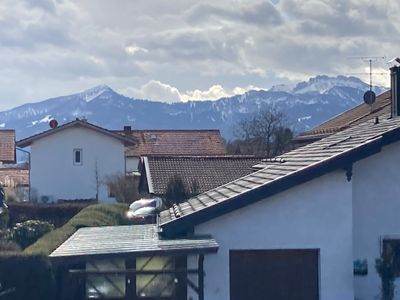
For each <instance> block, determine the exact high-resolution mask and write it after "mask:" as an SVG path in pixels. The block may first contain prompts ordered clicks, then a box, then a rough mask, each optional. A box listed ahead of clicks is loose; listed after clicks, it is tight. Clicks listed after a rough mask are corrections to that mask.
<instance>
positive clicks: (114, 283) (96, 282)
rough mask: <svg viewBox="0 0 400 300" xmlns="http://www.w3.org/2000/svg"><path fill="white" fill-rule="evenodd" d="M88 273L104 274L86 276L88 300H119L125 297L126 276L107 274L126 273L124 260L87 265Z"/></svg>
mask: <svg viewBox="0 0 400 300" xmlns="http://www.w3.org/2000/svg"><path fill="white" fill-rule="evenodd" d="M86 270H87V271H99V272H102V271H103V272H104V274H100V273H99V274H89V275H87V276H86V298H87V299H99V298H100V299H107V298H112V299H118V298H124V297H125V290H126V282H125V274H118V273H116V274H113V273H111V274H110V273H106V272H107V271H115V270H119V271H124V270H125V261H124V260H123V259H109V260H95V261H88V262H87V263H86Z"/></svg>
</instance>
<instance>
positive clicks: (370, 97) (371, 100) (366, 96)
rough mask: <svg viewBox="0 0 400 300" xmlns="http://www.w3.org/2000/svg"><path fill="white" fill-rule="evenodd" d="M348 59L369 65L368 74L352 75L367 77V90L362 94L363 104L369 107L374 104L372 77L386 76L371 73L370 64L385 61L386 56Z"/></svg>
mask: <svg viewBox="0 0 400 300" xmlns="http://www.w3.org/2000/svg"><path fill="white" fill-rule="evenodd" d="M348 59H361V60H362V61H364V62H368V63H369V72H368V73H353V75H356V74H358V75H369V90H368V91H366V92H365V93H364V102H365V103H366V104H368V105H369V106H370V107H371V110H372V104H373V103H374V102H375V99H376V95H375V93H374V91H373V90H372V75H386V73H372V63H373V62H376V61H378V60H379V59H386V56H351V57H348Z"/></svg>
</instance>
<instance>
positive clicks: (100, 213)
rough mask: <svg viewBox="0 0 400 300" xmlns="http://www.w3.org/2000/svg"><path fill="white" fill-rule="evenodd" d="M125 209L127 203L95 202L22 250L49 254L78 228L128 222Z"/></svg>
mask: <svg viewBox="0 0 400 300" xmlns="http://www.w3.org/2000/svg"><path fill="white" fill-rule="evenodd" d="M127 210H128V205H127V204H96V205H91V206H88V207H86V208H84V209H82V210H81V211H80V212H79V213H78V214H77V215H76V216H75V217H73V218H72V219H71V220H69V221H68V222H67V223H66V224H65V225H64V226H62V227H60V228H58V229H56V230H54V231H51V232H49V233H48V234H46V235H45V236H43V237H42V238H41V239H39V240H38V241H37V242H36V243H34V244H33V245H31V246H29V247H28V248H26V249H25V250H24V252H25V253H34V254H38V253H42V254H46V255H49V254H50V253H51V252H53V251H54V250H55V249H56V248H57V247H58V246H60V245H61V244H62V243H63V242H64V241H65V240H67V239H68V238H69V237H70V236H71V235H72V234H74V232H75V231H77V230H78V229H79V228H82V227H95V226H115V225H125V224H128V220H127V218H126V216H125V213H126V211H127Z"/></svg>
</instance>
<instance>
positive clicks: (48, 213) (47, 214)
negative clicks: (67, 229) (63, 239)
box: [8, 201, 95, 228]
mask: <svg viewBox="0 0 400 300" xmlns="http://www.w3.org/2000/svg"><path fill="white" fill-rule="evenodd" d="M93 204H95V203H93V201H75V202H72V201H71V202H65V203H59V204H38V203H9V205H8V212H9V215H10V224H11V226H14V225H15V224H16V223H21V222H25V221H28V220H41V221H46V222H49V223H51V224H54V226H55V227H56V228H58V227H61V226H63V225H64V224H65V223H67V222H68V221H69V219H71V218H72V217H73V216H75V215H76V214H77V213H78V212H80V211H81V210H82V209H84V208H85V207H88V206H89V205H93Z"/></svg>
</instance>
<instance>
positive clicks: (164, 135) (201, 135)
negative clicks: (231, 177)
mask: <svg viewBox="0 0 400 300" xmlns="http://www.w3.org/2000/svg"><path fill="white" fill-rule="evenodd" d="M116 132H117V133H119V134H121V135H123V136H126V137H128V138H132V139H134V140H135V141H137V144H136V145H134V146H130V147H127V148H126V151H125V152H126V156H147V155H224V154H225V145H224V140H223V138H222V136H221V134H220V131H219V130H217V129H204V130H201V129H199V130H124V131H116Z"/></svg>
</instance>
